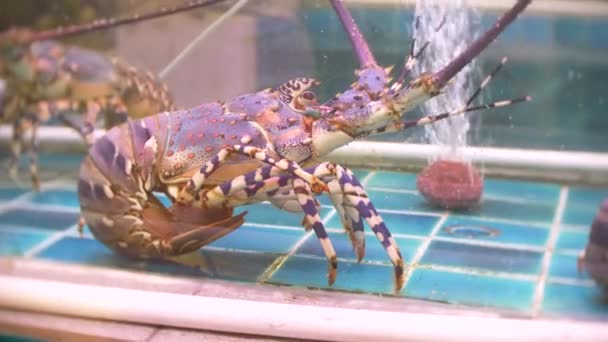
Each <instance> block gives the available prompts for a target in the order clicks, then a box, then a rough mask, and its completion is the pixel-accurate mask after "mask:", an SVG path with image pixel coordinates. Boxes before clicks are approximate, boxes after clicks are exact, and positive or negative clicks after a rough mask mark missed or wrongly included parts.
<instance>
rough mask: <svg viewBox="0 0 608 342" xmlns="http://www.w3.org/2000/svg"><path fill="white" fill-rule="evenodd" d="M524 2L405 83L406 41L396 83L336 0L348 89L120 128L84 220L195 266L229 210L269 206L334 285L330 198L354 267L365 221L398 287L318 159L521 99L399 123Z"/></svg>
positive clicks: (223, 228) (354, 198)
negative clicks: (285, 214) (302, 232)
mask: <svg viewBox="0 0 608 342" xmlns="http://www.w3.org/2000/svg"><path fill="white" fill-rule="evenodd" d="M529 3H530V0H518V1H517V3H516V4H515V5H514V6H513V7H512V8H511V9H510V10H509V11H508V12H506V13H505V14H504V15H503V16H502V17H501V18H499V19H498V21H497V22H496V24H495V25H494V26H492V27H491V28H490V29H489V30H488V31H487V32H486V33H485V34H484V35H483V36H481V37H480V38H479V39H477V40H476V41H475V42H474V43H473V44H472V45H470V46H469V47H468V48H467V49H466V50H465V51H464V52H463V53H462V54H460V55H459V56H457V57H456V58H455V59H454V60H453V61H452V62H451V63H449V64H448V65H447V66H445V67H444V68H443V69H441V70H439V71H438V72H435V73H424V74H422V75H420V76H418V77H416V78H414V79H413V80H412V81H410V82H409V83H406V82H405V79H406V78H407V77H409V76H410V75H409V74H410V72H411V69H412V66H413V65H414V62H415V58H416V57H417V55H418V54H419V53H414V42H412V47H411V48H410V53H409V56H408V57H407V58H406V60H405V62H404V67H403V71H402V72H401V74H400V75H399V76H398V78H397V79H396V81H395V82H393V83H391V78H390V76H389V74H390V69H391V68H383V67H380V66H379V65H378V64H377V63H376V60H375V58H374V56H373V54H372V52H371V51H370V49H369V48H368V45H367V43H366V41H365V39H364V38H363V36H362V35H361V33H360V31H359V29H358V27H357V25H356V23H355V21H354V20H353V18H352V16H351V14H350V12H349V11H348V9H347V8H346V7H345V6H344V4H343V3H342V1H340V0H331V4H332V6H333V8H334V10H335V12H336V13H337V15H338V17H339V18H340V20H341V22H342V25H343V26H344V28H345V30H346V31H347V33H348V36H349V37H350V40H351V43H352V46H353V48H354V50H355V52H356V54H357V57H358V59H359V62H360V66H361V68H360V69H359V70H357V71H356V76H357V77H358V79H357V81H356V82H354V83H353V84H352V85H351V87H350V89H348V90H346V91H345V92H344V93H342V94H338V95H336V96H335V97H333V98H332V99H330V100H329V101H327V102H325V103H323V104H320V103H319V101H318V100H317V98H316V96H315V94H314V93H313V92H312V91H311V90H310V89H311V87H313V86H315V85H317V84H318V83H319V82H318V81H316V80H314V79H311V78H297V79H293V80H290V81H288V82H286V83H284V84H282V85H280V86H278V87H276V88H271V89H266V90H262V91H260V92H256V93H252V94H247V95H243V96H239V97H235V98H233V99H230V100H228V101H225V102H213V103H208V104H203V105H200V106H198V107H195V108H192V109H188V110H180V111H176V112H165V113H161V114H158V115H155V116H150V117H147V118H144V119H142V120H130V121H128V122H127V123H126V124H123V125H120V126H117V127H115V128H113V129H111V130H109V131H108V132H107V134H106V135H105V136H103V137H101V138H100V139H98V140H97V141H96V143H95V144H94V145H93V146H92V148H91V149H90V151H89V153H88V155H87V157H86V158H85V160H84V161H83V164H82V166H81V169H80V179H79V181H78V196H79V200H80V207H81V211H82V215H83V219H84V222H86V224H88V226H89V228H90V229H91V231H92V233H93V235H94V236H95V237H96V238H97V239H99V240H100V241H102V242H103V243H104V244H106V245H107V246H108V247H109V248H111V249H113V250H115V251H116V252H118V253H120V254H123V255H126V256H130V257H135V258H142V259H166V260H176V261H180V262H187V260H188V258H191V259H192V260H194V262H196V260H195V259H196V258H200V257H201V255H200V253H197V250H198V249H199V248H201V247H202V246H204V245H207V244H209V243H211V242H213V241H215V240H217V239H219V238H221V237H222V236H224V235H226V234H228V233H230V232H232V231H234V230H235V229H237V228H238V227H239V226H241V224H242V223H243V222H244V215H245V214H246V212H244V213H241V214H239V215H234V213H233V209H234V208H235V207H236V206H240V205H246V204H252V203H259V202H262V201H269V202H271V203H272V204H274V205H275V206H277V207H279V208H281V209H284V210H287V211H293V212H303V213H304V219H303V221H302V223H303V225H304V226H305V228H306V229H307V230H310V229H312V230H313V231H314V233H315V234H316V236H317V237H318V239H319V241H320V243H321V246H322V248H323V251H324V253H325V255H326V257H327V261H328V270H329V271H328V282H329V284H330V285H331V284H332V283H333V282H334V280H335V278H336V274H337V266H338V262H337V256H336V253H335V251H334V249H333V247H332V244H331V242H330V240H329V238H328V234H327V232H326V230H325V227H324V225H323V223H322V221H321V219H320V216H319V202H318V201H317V199H316V198H315V196H316V195H319V194H321V193H327V194H328V195H329V198H330V199H331V201H332V203H333V206H334V207H335V208H336V211H337V213H338V214H339V216H340V218H341V221H342V223H343V225H344V228H345V230H346V232H347V234H348V235H349V237H350V240H351V242H352V245H353V248H354V251H355V253H356V256H357V258H358V260H359V261H360V260H361V259H362V258H363V256H364V253H365V234H364V221H366V222H367V224H368V225H369V226H370V227H371V230H372V231H373V232H374V234H375V235H376V237H377V238H378V240H379V241H380V243H381V244H382V246H383V247H384V248H385V250H386V252H387V254H388V256H389V258H390V260H391V262H392V264H393V265H394V274H395V288H396V289H400V288H401V287H402V286H403V282H404V277H403V274H404V262H403V258H402V256H401V253H400V251H399V248H398V246H397V244H396V243H395V240H394V239H393V237H392V236H391V233H390V232H389V230H388V228H387V227H386V225H385V224H384V222H383V220H382V218H381V217H380V215H379V214H378V212H377V211H376V209H375V208H374V205H373V204H372V203H371V202H370V200H369V198H368V196H367V194H366V192H365V190H364V189H363V187H362V186H361V184H360V182H359V181H358V180H357V178H356V177H355V176H354V175H353V173H352V172H351V171H350V170H348V169H346V168H345V167H343V166H340V165H337V164H335V163H331V162H322V163H318V160H319V158H320V157H321V156H324V155H326V154H327V153H329V152H330V151H332V150H334V149H335V148H337V147H339V146H342V145H345V144H347V143H349V142H351V141H353V140H354V139H357V138H361V137H365V136H369V135H371V134H378V133H383V132H389V131H398V130H402V129H406V128H410V127H414V126H420V125H426V124H430V123H433V122H435V121H437V120H442V119H445V118H448V117H450V116H453V115H459V114H461V113H464V112H468V111H473V110H479V109H483V108H492V107H499V106H505V105H508V104H511V103H515V102H521V101H526V100H529V97H527V96H526V97H523V98H519V99H514V100H508V101H500V102H495V103H492V104H486V105H479V106H473V107H468V108H463V109H462V110H458V111H455V112H450V113H443V114H439V115H433V116H426V117H422V118H420V119H417V120H409V121H408V120H403V119H402V116H403V114H404V113H405V112H409V111H411V110H413V109H414V108H416V107H417V106H418V105H419V104H421V103H422V102H424V101H426V100H428V99H429V98H432V97H434V96H437V95H438V94H439V93H440V90H442V89H443V88H444V87H445V86H446V84H447V83H448V82H449V81H450V79H451V78H452V77H453V76H454V75H456V74H457V73H458V72H459V71H460V70H461V69H462V68H463V67H464V66H465V65H466V64H468V63H469V62H470V61H471V60H472V59H473V58H475V57H476V56H477V55H479V54H480V53H481V52H482V51H483V50H484V49H485V48H486V47H487V46H488V45H489V44H490V43H491V42H492V41H494V40H495V39H496V37H497V36H498V35H499V34H500V32H502V31H503V30H504V29H505V27H506V26H507V25H508V24H510V23H511V22H512V21H513V20H515V18H516V17H517V15H518V14H519V13H521V12H522V11H523V10H524V9H525V8H526V7H527V6H528V4H529ZM425 46H426V45H425ZM423 49H424V47H423ZM494 73H495V72H493V73H492V74H490V76H488V78H487V79H486V80H485V81H484V82H483V83H482V85H481V86H480V89H481V88H482V87H484V86H485V85H486V84H487V83H488V81H489V79H490V77H491V75H493V74H494ZM478 93H479V91H477V92H476V93H475V94H474V95H473V98H474V97H475V96H476V94H478ZM469 103H470V102H469ZM154 192H161V193H165V194H166V195H167V196H168V197H169V198H170V199H171V200H172V202H173V204H172V205H171V206H170V207H169V208H165V207H164V206H163V205H162V204H161V202H160V201H159V200H158V199H157V198H156V197H155V195H154ZM201 262H202V261H201Z"/></svg>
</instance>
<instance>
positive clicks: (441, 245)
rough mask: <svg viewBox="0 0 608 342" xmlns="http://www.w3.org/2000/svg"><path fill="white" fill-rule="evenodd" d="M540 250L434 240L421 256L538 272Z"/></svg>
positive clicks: (447, 263)
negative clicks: (533, 250)
mask: <svg viewBox="0 0 608 342" xmlns="http://www.w3.org/2000/svg"><path fill="white" fill-rule="evenodd" d="M541 260H542V253H538V252H532V251H524V250H516V249H507V248H494V247H486V246H475V245H467V244H459V243H453V242H446V241H433V242H432V243H431V245H430V246H429V248H428V250H427V251H426V253H425V255H424V257H423V258H422V260H421V263H422V264H434V265H445V266H456V267H462V268H473V269H481V270H488V271H496V272H510V273H526V274H538V273H539V272H540V264H541Z"/></svg>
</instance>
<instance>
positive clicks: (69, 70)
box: [0, 0, 221, 190]
mask: <svg viewBox="0 0 608 342" xmlns="http://www.w3.org/2000/svg"><path fill="white" fill-rule="evenodd" d="M220 1H221V0H204V1H191V2H189V3H188V4H185V5H182V6H176V7H173V8H163V9H161V10H159V11H156V12H153V13H149V14H144V15H133V16H131V17H129V18H124V19H101V20H96V21H95V22H94V23H92V24H86V25H74V26H70V27H61V28H57V29H53V30H48V31H42V32H33V31H32V30H30V29H27V28H12V29H9V30H8V31H6V32H2V33H0V77H1V78H2V79H3V82H4V83H5V85H6V86H5V89H4V91H3V92H2V94H0V122H2V123H9V124H11V125H12V128H13V135H12V141H11V153H12V158H11V162H10V166H9V174H10V175H11V177H13V178H14V179H15V178H16V177H17V171H18V167H19V158H20V156H21V153H22V151H21V150H22V144H23V137H24V133H26V132H27V131H28V130H29V131H31V141H30V173H31V178H32V183H33V187H34V189H35V190H39V179H38V167H37V129H38V126H39V125H40V124H41V123H44V122H46V121H48V120H49V119H50V118H51V117H52V116H56V117H57V118H58V119H60V120H61V121H62V122H64V123H65V124H66V125H68V126H70V127H72V128H74V129H75V130H76V131H77V132H78V133H79V134H80V135H81V136H82V137H83V139H84V140H85V142H86V143H87V145H91V144H92V143H93V140H94V135H93V132H94V127H95V123H96V121H97V117H98V115H99V114H100V113H102V112H105V114H106V115H105V124H106V128H110V127H111V126H113V125H115V124H117V123H118V122H124V121H125V120H126V118H127V117H130V118H142V117H145V116H148V115H152V114H156V113H159V112H163V111H169V110H175V106H174V104H173V99H172V97H171V95H170V94H169V91H168V89H167V87H166V85H165V84H164V83H162V82H160V81H159V80H158V79H157V78H156V77H155V76H154V75H153V74H152V73H150V72H143V71H140V70H137V69H135V68H134V67H132V66H130V65H128V64H127V63H125V62H123V61H120V60H118V59H116V58H109V57H107V56H104V55H102V54H99V53H97V52H95V51H92V50H88V49H83V48H79V47H76V46H69V45H64V44H61V43H59V42H57V41H55V40H53V39H58V38H63V37H67V36H74V35H78V34H83V33H87V32H91V31H97V30H101V29H107V28H112V27H116V26H119V25H125V24H130V23H134V22H138V21H143V20H149V19H153V18H158V17H162V16H167V15H171V14H175V13H180V12H184V11H188V10H192V9H196V8H199V7H203V6H208V5H211V4H214V3H218V2H220ZM72 113H78V114H83V115H84V120H83V122H81V120H78V119H74V118H73V116H70V115H69V114H72Z"/></svg>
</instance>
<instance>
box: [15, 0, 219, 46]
mask: <svg viewBox="0 0 608 342" xmlns="http://www.w3.org/2000/svg"><path fill="white" fill-rule="evenodd" d="M223 1H225V0H192V1H189V2H188V3H187V4H185V5H180V6H173V7H163V8H161V9H159V10H156V11H154V12H150V13H146V14H134V15H131V16H129V17H126V18H119V19H115V18H109V19H108V18H104V19H97V20H95V21H93V22H92V23H89V24H83V25H71V26H65V27H58V28H54V29H51V30H45V31H40V32H36V33H34V34H32V35H31V36H29V37H27V38H25V39H24V42H26V43H27V42H34V41H39V40H46V39H57V38H63V37H69V36H74V35H79V34H83V33H88V32H93V31H99V30H104V29H107V28H113V27H117V26H122V25H128V24H133V23H137V22H140V21H145V20H149V19H155V18H161V17H164V16H168V15H172V14H176V13H180V12H185V11H189V10H193V9H196V8H200V7H205V6H210V5H213V4H216V3H220V2H223Z"/></svg>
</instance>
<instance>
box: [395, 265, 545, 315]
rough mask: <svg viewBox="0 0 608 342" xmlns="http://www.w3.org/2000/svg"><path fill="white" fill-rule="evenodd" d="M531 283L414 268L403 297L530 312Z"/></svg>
mask: <svg viewBox="0 0 608 342" xmlns="http://www.w3.org/2000/svg"><path fill="white" fill-rule="evenodd" d="M534 288H535V283H534V282H532V281H525V280H517V279H503V278H496V277H491V276H486V275H473V274H463V273H454V272H445V271H439V270H434V269H424V268H418V269H416V270H415V271H414V273H413V274H412V277H411V279H410V281H409V282H408V284H407V287H406V288H405V289H404V290H403V294H404V295H405V296H409V297H414V298H425V299H430V300H435V301H440V302H447V303H452V304H467V305H477V306H491V307H501V308H506V309H513V310H520V311H527V310H530V308H531V305H532V301H533V296H534Z"/></svg>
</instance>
